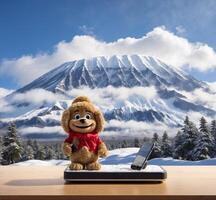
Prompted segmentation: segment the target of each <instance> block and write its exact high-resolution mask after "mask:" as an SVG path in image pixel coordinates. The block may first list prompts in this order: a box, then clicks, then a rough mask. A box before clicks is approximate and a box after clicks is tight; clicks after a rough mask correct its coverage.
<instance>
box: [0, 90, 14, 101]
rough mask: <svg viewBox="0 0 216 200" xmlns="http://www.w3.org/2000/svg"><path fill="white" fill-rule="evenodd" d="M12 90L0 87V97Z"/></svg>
mask: <svg viewBox="0 0 216 200" xmlns="http://www.w3.org/2000/svg"><path fill="white" fill-rule="evenodd" d="M13 91H14V90H10V89H6V88H0V99H1V98H2V97H5V96H7V95H8V94H10V93H12V92H13Z"/></svg>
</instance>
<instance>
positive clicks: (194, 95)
mask: <svg viewBox="0 0 216 200" xmlns="http://www.w3.org/2000/svg"><path fill="white" fill-rule="evenodd" d="M215 91H216V90H215ZM181 94H183V95H184V96H186V97H187V98H188V99H189V100H190V101H192V102H194V103H196V104H200V105H203V106H205V107H207V108H211V109H213V110H216V93H211V92H206V91H205V90H204V89H202V88H198V89H195V90H193V91H191V92H186V91H181Z"/></svg>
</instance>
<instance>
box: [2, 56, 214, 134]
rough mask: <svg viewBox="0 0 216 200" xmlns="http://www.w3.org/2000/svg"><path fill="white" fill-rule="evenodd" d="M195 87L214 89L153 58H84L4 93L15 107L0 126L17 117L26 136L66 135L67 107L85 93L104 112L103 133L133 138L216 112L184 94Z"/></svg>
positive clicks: (6, 113)
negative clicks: (64, 115)
mask: <svg viewBox="0 0 216 200" xmlns="http://www.w3.org/2000/svg"><path fill="white" fill-rule="evenodd" d="M196 89H202V90H205V91H206V92H207V93H208V92H209V88H208V85H207V84H206V83H204V82H202V81H199V80H197V79H195V78H194V77H192V76H190V75H189V74H187V73H185V72H183V71H182V70H179V69H177V68H175V67H173V66H170V65H167V64H165V63H164V62H162V61H160V60H158V59H156V58H153V57H149V56H141V55H122V56H116V55H114V56H111V57H105V56H101V57H94V58H89V59H81V60H76V61H72V62H67V63H64V64H62V65H61V66H59V67H57V68H55V69H53V70H51V71H49V72H48V73H46V74H44V75H42V76H41V77H39V78H37V79H36V80H33V81H32V82H31V83H29V84H27V85H26V86H24V87H22V88H20V89H18V90H17V91H15V92H13V93H12V94H10V95H8V96H6V97H4V98H3V99H2V100H4V102H7V106H9V107H10V108H11V109H9V111H7V112H1V111H0V116H1V117H0V128H4V127H6V126H7V124H8V123H9V122H10V121H14V122H15V123H16V125H17V127H18V128H19V130H20V132H21V134H23V136H26V137H36V138H55V137H61V136H63V135H64V133H63V132H62V129H61V128H60V118H61V114H62V112H63V110H64V109H66V108H67V107H68V106H69V105H70V103H71V99H72V98H74V97H75V96H77V95H80V94H85V95H88V96H90V97H91V99H92V101H93V102H94V103H96V104H97V106H98V107H100V109H102V111H103V113H104V116H105V118H106V121H107V123H106V127H105V130H104V132H103V133H102V135H104V136H109V137H110V136H113V137H116V136H117V135H119V134H120V135H121V137H123V136H125V137H127V136H131V137H134V135H139V134H140V132H141V131H145V132H146V133H152V132H153V131H159V129H161V127H163V128H164V127H166V128H171V127H172V128H175V127H179V126H181V124H182V122H183V119H184V117H185V116H186V115H187V114H188V113H199V114H202V115H207V116H211V117H214V116H216V110H214V109H212V108H209V107H207V106H204V105H202V104H199V103H197V102H194V101H193V100H191V99H189V98H188V97H187V96H185V93H190V92H192V91H194V90H196ZM156 127H157V129H155V128H156ZM147 129H148V130H147ZM161 131H164V130H161ZM130 132H133V135H130V134H131V133H130ZM142 136H143V135H142Z"/></svg>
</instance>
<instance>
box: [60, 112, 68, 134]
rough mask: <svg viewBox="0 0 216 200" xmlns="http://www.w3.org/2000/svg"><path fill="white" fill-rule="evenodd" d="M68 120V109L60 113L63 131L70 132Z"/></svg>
mask: <svg viewBox="0 0 216 200" xmlns="http://www.w3.org/2000/svg"><path fill="white" fill-rule="evenodd" d="M69 120H70V111H69V110H65V111H64V112H63V114H62V118H61V125H62V127H63V129H64V131H65V132H67V133H69V132H70V128H69Z"/></svg>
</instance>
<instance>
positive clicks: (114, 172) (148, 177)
mask: <svg viewBox="0 0 216 200" xmlns="http://www.w3.org/2000/svg"><path fill="white" fill-rule="evenodd" d="M166 178H167V173H166V171H165V170H164V169H163V168H162V167H160V166H157V165H147V166H146V168H145V169H141V170H133V169H131V168H130V166H128V165H103V166H102V169H101V170H99V171H89V170H79V171H74V170H70V169H69V168H66V169H65V171H64V179H65V180H66V181H68V182H76V181H89V182H91V181H133V182H134V181H145V182H146V181H156V182H158V181H159V182H161V181H164V180H165V179H166Z"/></svg>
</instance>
